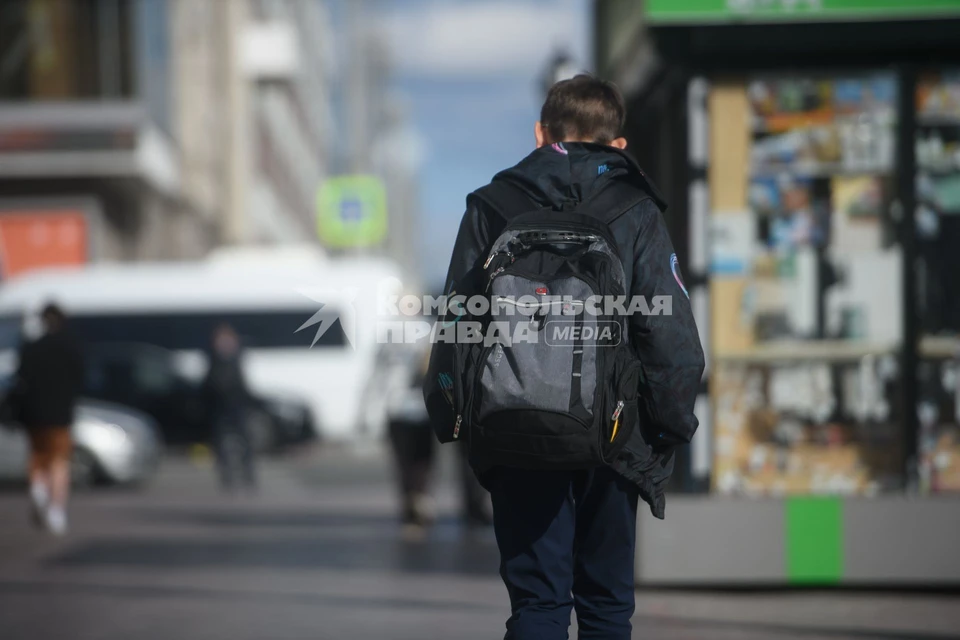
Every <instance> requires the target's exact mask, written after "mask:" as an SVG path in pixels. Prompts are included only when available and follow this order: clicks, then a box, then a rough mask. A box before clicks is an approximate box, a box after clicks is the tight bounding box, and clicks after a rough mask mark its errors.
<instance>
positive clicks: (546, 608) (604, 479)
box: [485, 468, 637, 640]
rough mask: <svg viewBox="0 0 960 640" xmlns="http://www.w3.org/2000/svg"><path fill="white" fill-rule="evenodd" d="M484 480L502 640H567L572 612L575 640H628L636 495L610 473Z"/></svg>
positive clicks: (501, 472) (500, 475)
mask: <svg viewBox="0 0 960 640" xmlns="http://www.w3.org/2000/svg"><path fill="white" fill-rule="evenodd" d="M490 473H491V476H490V478H489V481H488V482H486V484H488V486H489V487H490V489H491V496H492V497H493V518H494V530H495V532H496V537H497V544H498V546H499V547H500V575H501V577H502V578H503V582H504V583H505V584H506V586H507V592H508V593H509V596H510V608H511V611H512V615H511V616H510V619H509V620H508V621H507V635H506V638H507V639H517V640H527V639H534V638H535V639H537V640H550V639H552V638H567V631H568V628H569V626H570V611H571V609H576V612H577V625H578V627H579V630H580V638H581V639H587V638H603V639H604V640H618V639H621V638H622V639H628V638H630V632H631V625H630V617H631V616H632V615H633V610H634V574H633V570H634V545H635V542H636V533H637V489H636V487H634V486H633V485H631V484H630V483H628V482H627V481H625V480H623V479H622V478H620V477H619V476H618V475H617V474H616V473H615V472H614V471H612V470H611V469H608V468H598V469H595V470H592V471H527V470H519V469H506V468H497V469H494V470H492V471H491V472H490ZM485 480H486V478H485Z"/></svg>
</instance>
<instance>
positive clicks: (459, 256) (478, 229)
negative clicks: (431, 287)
mask: <svg viewBox="0 0 960 640" xmlns="http://www.w3.org/2000/svg"><path fill="white" fill-rule="evenodd" d="M488 231H489V230H488V229H487V221H486V219H485V218H484V216H483V215H482V214H481V211H480V210H479V208H478V207H477V205H476V201H475V200H473V199H468V200H467V210H466V212H465V213H464V214H463V218H462V219H461V220H460V231H459V232H458V233H457V240H456V242H455V243H454V245H453V254H452V255H451V256H450V266H449V267H448V268H447V279H446V280H445V281H444V285H443V293H444V294H445V295H448V294H450V292H451V291H453V290H456V291H457V293H460V294H464V295H470V293H472V292H474V291H476V290H477V287H479V286H480V280H481V275H480V273H481V272H482V271H483V261H484V260H485V259H486V256H485V255H484V252H485V251H486V249H487V246H488V244H489V237H488Z"/></svg>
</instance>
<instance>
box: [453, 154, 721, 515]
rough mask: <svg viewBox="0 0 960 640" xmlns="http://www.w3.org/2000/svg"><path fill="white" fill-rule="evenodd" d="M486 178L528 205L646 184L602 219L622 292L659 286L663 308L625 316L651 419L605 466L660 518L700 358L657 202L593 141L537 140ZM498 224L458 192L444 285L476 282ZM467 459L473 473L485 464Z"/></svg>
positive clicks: (462, 289) (649, 293) (692, 423)
mask: <svg viewBox="0 0 960 640" xmlns="http://www.w3.org/2000/svg"><path fill="white" fill-rule="evenodd" d="M493 180H494V182H496V181H509V182H511V183H512V184H513V185H515V186H517V187H519V188H520V189H521V190H523V191H524V192H525V193H526V195H527V196H529V198H530V199H531V209H534V208H537V207H546V206H551V207H554V208H556V209H558V210H559V209H561V208H562V207H564V205H567V206H569V205H570V204H571V203H576V202H581V201H584V200H586V199H589V198H590V197H591V196H592V195H593V194H595V193H598V192H599V190H600V189H603V188H606V187H607V186H610V184H609V183H610V182H611V181H631V182H633V183H634V184H636V185H638V186H640V187H641V188H642V189H643V190H644V191H645V192H646V193H648V194H649V196H650V197H649V198H646V199H644V200H642V201H641V202H639V203H638V204H637V205H636V206H634V207H633V208H632V209H631V210H629V211H628V212H627V213H625V214H624V215H622V216H620V217H619V218H617V219H616V220H615V221H614V222H613V223H612V224H611V225H610V229H611V231H612V232H613V235H614V237H615V238H616V239H617V245H618V250H619V252H620V257H621V259H622V260H623V265H624V272H625V274H626V279H627V282H626V288H627V290H628V291H629V292H630V295H633V296H645V297H646V299H647V300H650V299H651V298H652V297H653V296H660V295H669V296H671V297H672V300H673V302H672V314H671V315H642V314H634V315H632V316H631V317H630V332H629V336H628V340H629V342H630V343H631V345H632V346H633V348H634V349H635V351H636V353H637V356H638V357H639V359H640V362H641V364H642V367H643V371H644V374H645V376H646V380H647V387H648V388H647V389H646V390H645V393H646V394H647V397H648V398H649V401H648V402H647V405H648V411H647V415H646V416H644V419H645V420H647V421H648V422H650V423H652V424H651V425H645V426H644V428H643V429H637V430H635V432H634V434H633V436H632V437H631V439H630V441H629V442H628V443H627V445H626V447H625V448H624V451H623V453H622V454H621V455H620V457H619V458H618V459H617V460H616V461H615V463H614V464H613V467H614V468H615V469H616V471H617V472H619V473H620V474H621V475H622V476H624V477H625V478H627V479H629V480H630V481H632V482H633V483H635V484H636V485H637V487H638V488H639V490H640V495H641V497H643V499H644V500H645V501H646V502H647V503H648V504H649V505H650V509H651V511H652V513H653V515H655V516H656V517H658V518H663V515H664V497H663V487H664V485H665V484H666V482H667V480H668V479H669V477H670V474H671V472H672V471H673V448H674V447H676V446H677V445H679V444H683V443H685V442H688V441H689V439H690V437H691V436H692V435H693V432H694V431H695V430H696V427H697V418H696V417H695V416H694V413H693V407H694V403H695V401H696V398H697V394H698V393H699V388H700V381H701V377H702V375H703V368H704V359H703V349H702V347H701V345H700V337H699V334H698V332H697V327H696V324H695V322H694V319H693V313H692V311H691V308H690V301H689V298H688V295H687V291H686V289H685V288H684V285H683V280H682V278H681V276H680V271H679V268H678V266H677V263H676V255H675V253H674V250H673V245H672V243H671V241H670V237H669V235H668V233H667V229H666V225H665V224H664V221H663V217H662V214H661V211H662V210H663V209H665V208H666V204H665V203H664V202H663V199H662V198H661V197H660V195H659V193H658V192H657V190H656V187H654V186H653V185H652V183H651V182H650V181H649V180H648V179H647V177H646V176H645V175H644V174H643V172H642V171H641V170H640V168H639V167H638V166H637V165H636V164H635V163H634V162H633V161H632V159H631V158H630V157H629V156H628V155H627V154H626V153H624V152H622V151H620V150H618V149H615V148H612V147H607V146H601V145H595V144H586V143H563V144H555V145H546V146H544V147H541V148H539V149H537V150H536V151H534V152H533V153H531V154H530V155H529V156H527V157H526V158H524V159H523V160H521V161H520V163H519V164H517V165H516V166H514V167H512V168H510V169H507V170H505V171H502V172H500V173H499V174H497V175H496V176H495V177H494V178H493ZM517 213H519V212H517ZM505 225H506V220H505V219H504V218H503V217H502V216H501V215H500V214H498V213H497V212H496V211H494V210H493V209H492V208H491V207H489V206H488V205H487V204H486V203H485V202H484V201H483V199H482V198H479V197H476V196H475V194H471V196H469V197H468V198H467V211H466V213H465V214H464V216H463V220H462V222H461V223H460V231H459V234H458V236H457V241H456V245H455V246H454V250H453V257H452V258H451V262H450V268H449V270H448V273H447V280H446V285H445V288H444V291H445V292H450V291H451V290H452V289H453V288H454V287H456V290H457V291H458V293H461V294H463V293H468V291H467V289H470V288H473V287H474V286H476V285H473V284H471V283H465V280H468V279H469V277H470V276H469V275H468V274H470V273H478V272H479V271H481V269H478V268H477V267H478V265H479V264H480V263H482V262H483V261H484V259H485V257H486V254H487V252H488V251H489V249H490V246H491V244H492V243H493V241H494V240H495V239H496V238H497V236H498V235H499V234H500V232H501V231H502V229H503V228H504V226H505ZM651 426H652V427H653V428H652V429H651V428H650V427H651ZM641 431H643V432H646V433H651V432H652V433H657V434H658V436H659V438H658V441H657V447H656V448H654V447H651V446H650V445H649V444H648V443H647V442H645V441H644V438H643V436H642V435H641ZM475 469H476V471H477V472H478V474H479V475H480V476H481V479H483V474H484V472H485V471H486V470H485V469H483V468H478V467H476V466H475Z"/></svg>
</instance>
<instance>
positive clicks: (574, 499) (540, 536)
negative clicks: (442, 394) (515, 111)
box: [427, 75, 704, 640]
mask: <svg viewBox="0 0 960 640" xmlns="http://www.w3.org/2000/svg"><path fill="white" fill-rule="evenodd" d="M625 119H626V107H625V105H624V101H623V97H622V96H621V94H620V91H619V90H618V89H617V88H616V87H615V86H614V85H613V84H611V83H609V82H605V81H603V80H600V79H597V78H593V77H591V76H588V75H580V76H577V77H575V78H572V79H570V80H564V81H562V82H559V83H557V84H555V85H554V86H553V87H552V88H551V89H550V92H549V94H548V96H547V99H546V101H545V102H544V105H543V107H542V109H541V115H540V121H539V122H537V123H536V125H535V127H534V134H535V138H536V147H537V148H536V150H535V151H533V152H532V153H530V154H529V155H528V156H527V157H526V158H524V159H523V160H521V161H520V162H519V163H518V164H517V165H515V166H514V167H511V168H509V169H506V170H504V171H501V172H500V173H498V174H497V175H496V176H495V177H494V179H493V182H494V183H497V182H503V183H509V184H510V185H511V186H512V187H514V188H515V190H517V191H520V192H522V193H523V194H524V195H525V196H526V199H527V200H528V201H529V202H527V203H524V207H525V209H524V211H531V210H540V209H552V210H555V211H561V210H563V209H564V208H565V207H570V206H571V205H572V206H576V205H578V204H579V203H582V202H586V201H589V200H590V199H591V198H593V197H594V196H595V195H596V194H599V193H601V192H604V191H606V190H607V189H611V190H612V191H607V193H613V194H617V193H625V191H624V189H627V190H628V191H632V190H633V189H632V188H636V189H640V190H641V191H643V192H644V193H645V194H646V196H647V197H645V198H643V199H642V200H639V201H637V202H636V203H635V204H634V205H633V206H631V207H630V208H629V210H627V211H625V212H624V214H623V215H621V216H619V217H618V218H617V219H616V220H615V221H614V222H613V223H612V224H611V225H610V227H609V230H610V233H611V234H612V235H613V237H614V239H615V241H616V243H617V252H618V254H619V256H620V258H621V260H622V263H623V266H624V271H625V274H624V275H625V282H624V290H625V291H627V292H629V294H630V296H631V299H632V298H633V297H634V296H642V297H643V298H645V299H647V300H651V299H653V298H654V296H666V297H668V298H669V299H670V300H671V301H672V312H671V313H670V314H669V315H667V314H664V315H654V314H650V315H646V314H642V313H641V314H633V315H631V316H630V318H629V335H628V336H627V343H628V344H629V345H630V346H631V348H632V349H633V350H634V352H635V354H636V356H637V358H638V359H639V361H640V363H641V367H642V371H643V380H644V381H643V385H642V386H643V389H642V390H641V389H638V392H639V391H642V392H643V397H644V415H643V429H635V430H634V432H633V433H632V434H631V436H630V438H629V440H628V441H627V442H626V444H625V446H624V448H623V449H622V450H621V452H620V454H619V455H618V456H617V458H616V459H614V460H611V461H609V463H608V464H604V465H600V466H597V467H595V468H592V469H578V470H570V471H559V470H540V469H536V468H513V467H509V466H506V465H500V464H498V463H497V461H495V460H490V459H486V458H484V457H483V456H482V455H480V454H481V453H482V452H479V453H478V452H477V451H476V450H475V449H474V448H473V447H471V448H470V452H469V454H470V462H471V464H472V466H473V468H474V469H475V471H476V472H477V474H478V477H479V478H480V480H481V482H482V483H483V486H484V487H486V488H487V489H489V490H490V493H491V499H492V503H493V520H494V523H493V524H494V533H495V536H496V539H497V544H498V546H499V548H500V557H501V565H500V575H501V577H502V578H503V580H504V583H505V585H506V587H507V593H508V595H509V597H510V605H511V616H510V619H509V620H508V621H507V625H506V626H507V635H506V638H507V639H508V640H513V639H525V638H537V639H538V640H541V639H542V640H549V639H551V638H566V637H567V635H568V627H569V625H570V614H571V610H574V611H575V612H576V615H577V623H578V628H579V636H580V638H581V639H585V638H604V639H605V640H615V639H617V640H619V639H622V640H627V639H628V638H630V637H631V629H632V627H631V622H630V618H631V616H632V615H633V612H634V607H635V600H634V598H635V594H634V549H635V544H636V533H637V532H636V526H637V507H638V501H639V499H643V501H644V502H646V503H647V504H648V505H649V507H650V511H651V513H652V515H653V516H654V517H657V518H663V517H664V508H665V497H664V486H665V485H666V483H667V481H668V480H669V478H670V474H671V472H672V471H673V466H674V452H675V450H676V449H677V448H678V447H681V446H683V445H685V444H686V443H688V442H689V441H690V438H691V437H692V436H693V433H694V431H695V430H696V428H697V424H698V422H697V417H696V415H695V414H694V410H693V409H694V404H695V401H696V399H697V395H698V393H699V390H700V382H701V379H702V375H703V370H704V355H703V348H702V346H701V344H700V337H699V332H698V331H697V326H696V322H695V321H694V317H693V309H692V307H691V305H690V300H689V297H688V295H687V291H686V288H685V286H684V284H683V280H682V278H681V274H680V269H679V261H678V259H677V256H676V253H675V252H674V249H673V244H672V242H671V240H670V236H669V234H668V233H667V227H666V224H665V222H664V219H663V215H662V211H663V210H664V209H665V208H666V203H665V202H663V199H662V197H660V195H659V192H658V191H657V189H656V188H655V186H654V185H653V184H652V182H651V181H650V180H649V179H648V178H647V176H646V174H644V172H643V171H642V170H641V169H640V167H638V166H637V165H636V163H635V162H634V161H633V159H632V158H631V157H630V156H629V155H627V153H626V152H625V151H624V150H625V148H626V145H627V141H626V139H625V138H623V136H622V129H623V127H624V122H625ZM631 187H632V188H631ZM467 203H468V204H467V211H466V213H465V214H464V216H463V219H462V221H461V224H460V230H459V233H458V236H457V240H456V244H455V247H454V250H453V255H452V257H451V261H450V267H449V269H448V272H447V273H448V275H447V280H446V285H445V287H444V291H445V292H447V294H448V295H449V293H450V292H452V291H454V288H456V292H457V294H458V295H461V296H466V297H467V298H469V296H470V295H471V294H473V293H476V292H482V291H485V287H486V286H487V282H486V281H488V279H489V276H487V275H486V274H485V272H484V271H483V264H484V259H485V258H486V257H487V256H488V255H489V252H490V248H491V245H492V243H493V241H494V240H495V239H496V238H497V237H498V236H499V235H500V234H501V232H502V231H503V229H504V227H505V225H506V224H507V223H506V219H505V218H504V216H503V215H502V213H501V212H498V211H496V210H495V209H494V208H493V207H491V206H488V205H487V204H486V203H485V202H484V200H483V199H482V198H478V197H475V196H471V197H468V200H467ZM508 213H510V214H512V215H513V214H520V213H523V211H511V212H508ZM476 274H482V275H481V276H477V277H476V279H474V276H475V275H476ZM482 279H486V281H479V280H482ZM435 350H436V347H435ZM436 352H437V353H442V351H440V350H436ZM438 362H439V360H438ZM438 371H439V370H438ZM436 379H438V377H437V375H436V374H435V372H433V371H431V375H428V376H427V380H428V381H432V380H436ZM431 384H433V383H432V382H431ZM430 392H431V389H430V388H428V389H427V395H430ZM469 439H470V436H469V435H467V436H466V437H465V438H464V440H465V441H467V442H469Z"/></svg>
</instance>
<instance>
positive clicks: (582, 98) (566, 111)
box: [535, 74, 627, 149]
mask: <svg viewBox="0 0 960 640" xmlns="http://www.w3.org/2000/svg"><path fill="white" fill-rule="evenodd" d="M626 118H627V108H626V106H625V105H624V102H623V95H621V93H620V90H619V89H617V86H616V85H615V84H613V83H612V82H607V81H606V80H601V79H599V78H594V77H593V76H590V75H586V74H581V75H578V76H576V77H574V78H571V79H569V80H562V81H560V82H558V83H556V84H555V85H553V87H551V88H550V91H549V93H547V99H546V101H545V102H544V103H543V108H542V109H541V110H540V121H539V122H538V123H537V125H536V127H535V133H536V136H537V148H539V147H542V146H544V145H547V144H553V143H555V142H595V143H597V144H605V145H608V146H611V147H617V148H618V149H625V148H626V146H627V141H626V139H625V138H624V137H623V125H624V122H625V121H626Z"/></svg>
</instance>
